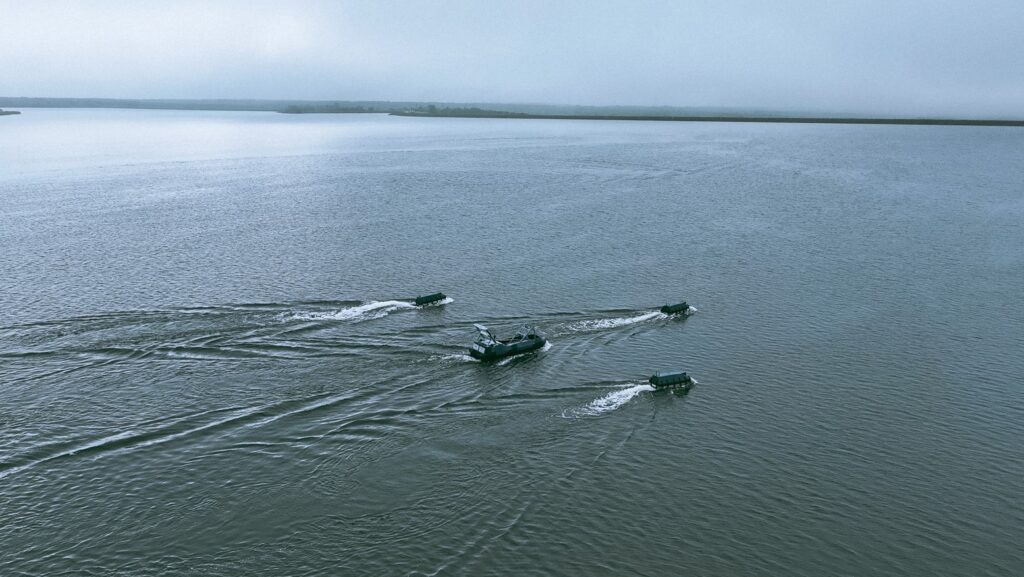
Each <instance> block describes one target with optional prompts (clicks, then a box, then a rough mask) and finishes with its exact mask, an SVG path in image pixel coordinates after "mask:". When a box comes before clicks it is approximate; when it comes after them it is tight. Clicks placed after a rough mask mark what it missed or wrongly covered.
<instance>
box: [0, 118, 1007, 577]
mask: <svg viewBox="0 0 1024 577" xmlns="http://www.w3.org/2000/svg"><path fill="white" fill-rule="evenodd" d="M1022 150H1024V131H1022V130H1019V129H1012V128H969V127H902V126H810V125H798V126H786V125H763V126H762V125H752V124H743V125H729V124H685V123H642V122H583V121H528V120H520V121H516V120H511V121H510V120H472V119H415V118H396V117H387V116H379V115H363V116H354V115H353V116H346V115H339V116H286V115H275V114H263V113H204V112H152V111H116V110H113V111H90V110H74V111H66V110H26V111H25V113H24V114H23V115H21V116H19V117H7V118H4V119H2V120H0V251H2V252H0V383H2V384H0V574H3V575H62V574H66V575H104V576H106V575H132V576H135V575H163V574H200V575H286V574H287V575H364V574H365V575H551V574H568V575H602V574H614V575H683V574H695V575H723V576H725V575H730V576H731V575H766V574H780V575H782V574H785V575H807V576H818V575H871V574H886V575H922V576H934V575H970V576H984V575H993V576H994V575H1018V574H1024V554H1022V553H1021V549H1020V543H1021V542H1024V483H1022V482H1021V479H1022V478H1024V449H1022V446H1024V444H1022V442H1021V441H1022V433H1024V403H1022V401H1021V393H1022V383H1021V375H1022V374H1024V299H1022V298H1021V297H1022V296H1024V293H1022V289H1021V287H1022V286H1024V155H1022V154H1021V151H1022ZM439 290H440V291H444V292H446V293H447V294H449V295H450V296H451V297H452V300H451V302H448V303H447V304H444V305H442V306H432V307H426V308H423V309H416V308H412V307H410V306H408V305H407V304H405V303H403V302H401V300H402V299H405V298H411V297H414V296H416V295H418V294H426V293H431V292H435V291H439ZM681 300H687V301H689V302H690V303H692V304H694V305H695V306H696V307H697V309H698V310H697V312H696V313H695V314H693V315H691V316H689V317H685V318H679V317H668V316H666V315H662V314H660V313H658V312H657V308H658V307H659V306H660V305H662V304H665V303H670V302H678V301H681ZM522 322H534V323H536V324H538V325H539V326H540V327H541V328H542V329H543V330H545V331H546V333H547V334H548V335H549V337H550V339H551V345H550V347H548V348H547V349H546V350H544V351H540V352H536V353H533V354H529V355H524V356H522V357H518V358H515V359H512V360H510V361H507V362H502V363H496V364H480V363H478V362H475V361H473V360H472V359H471V358H470V357H469V356H468V355H466V354H465V353H466V350H465V348H464V346H465V345H466V344H467V343H469V342H470V341H471V340H472V339H473V337H474V335H475V331H474V330H473V328H472V324H473V323H484V324H486V325H488V326H490V327H491V328H492V329H494V330H496V331H497V332H499V333H501V334H504V333H508V332H511V331H512V330H514V329H515V328H516V326H517V325H518V324H520V323H522ZM674 369H681V370H687V371H689V372H690V373H691V374H693V375H694V376H696V378H697V379H698V380H699V381H700V383H699V384H698V385H697V386H696V387H694V389H693V390H692V391H691V392H690V393H689V394H688V395H676V394H671V393H663V392H654V391H651V390H650V387H648V386H647V385H646V384H645V380H644V379H645V378H646V376H648V375H650V374H651V373H652V372H654V371H656V370H674Z"/></svg>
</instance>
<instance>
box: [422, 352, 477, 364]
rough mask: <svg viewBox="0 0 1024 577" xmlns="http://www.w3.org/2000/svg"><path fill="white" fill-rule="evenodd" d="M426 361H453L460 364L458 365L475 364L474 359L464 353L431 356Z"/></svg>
mask: <svg viewBox="0 0 1024 577" xmlns="http://www.w3.org/2000/svg"><path fill="white" fill-rule="evenodd" d="M428 360H431V361H441V362H449V361H455V362H460V363H475V362H477V360H476V359H474V358H473V357H471V356H469V355H467V354H465V353H456V354H451V355H433V356H431V357H430V358H429V359H428Z"/></svg>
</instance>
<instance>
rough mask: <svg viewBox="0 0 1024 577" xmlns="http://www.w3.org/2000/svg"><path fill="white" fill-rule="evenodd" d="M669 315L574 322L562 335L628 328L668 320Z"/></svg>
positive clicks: (645, 315)
mask: <svg viewBox="0 0 1024 577" xmlns="http://www.w3.org/2000/svg"><path fill="white" fill-rule="evenodd" d="M667 318H668V315H666V314H665V313H662V312H658V311H652V312H648V313H644V314H641V315H634V316H629V317H613V318H607V319H589V320H584V321H574V322H571V323H568V324H567V325H565V329H564V332H562V333H561V334H569V333H586V332H592V331H603V330H608V329H617V328H619V327H627V326H630V325H635V324H637V323H644V322H648V321H653V320H663V319H667Z"/></svg>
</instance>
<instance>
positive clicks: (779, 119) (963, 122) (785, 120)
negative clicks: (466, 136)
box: [389, 110, 1024, 127]
mask: <svg viewBox="0 0 1024 577" xmlns="http://www.w3.org/2000/svg"><path fill="white" fill-rule="evenodd" d="M389 114H391V115H392V116H412V117H424V118H509V119H542V120H640V121H653V122H768V123H776V124H901V125H911V126H1017V127H1024V120H986V119H981V120H972V119H962V118H949V119H945V118H849V117H846V118H840V117H835V118H833V117H829V116H815V117H811V116H642V115H641V116H637V115H584V114H526V113H514V112H512V113H500V112H496V111H489V110H484V111H481V113H480V114H473V113H446V112H443V111H438V112H420V111H403V112H391V113H389Z"/></svg>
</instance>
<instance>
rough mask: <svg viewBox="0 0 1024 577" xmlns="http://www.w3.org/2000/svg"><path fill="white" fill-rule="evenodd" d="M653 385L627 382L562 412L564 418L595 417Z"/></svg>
mask: <svg viewBox="0 0 1024 577" xmlns="http://www.w3.org/2000/svg"><path fill="white" fill-rule="evenodd" d="M653 390H654V387H653V386H651V385H649V384H647V383H627V384H624V385H619V388H618V389H617V390H615V391H612V392H610V393H608V394H606V395H604V396H603V397H599V398H597V399H594V400H593V401H591V402H589V403H588V404H586V405H584V406H582V407H577V408H575V409H567V410H565V411H563V412H562V417H563V418H566V419H579V418H581V417H596V416H598V415H603V414H604V413H609V412H611V411H614V410H615V409H618V408H619V407H621V406H623V405H625V404H626V403H628V402H630V401H631V400H633V398H634V397H636V396H637V395H639V394H640V393H644V392H648V391H653Z"/></svg>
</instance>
